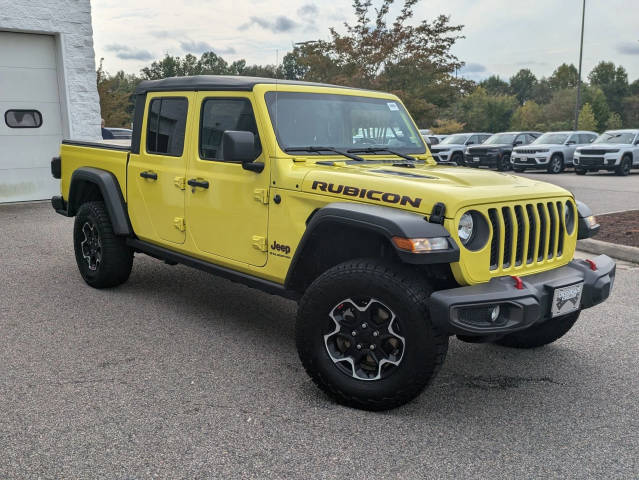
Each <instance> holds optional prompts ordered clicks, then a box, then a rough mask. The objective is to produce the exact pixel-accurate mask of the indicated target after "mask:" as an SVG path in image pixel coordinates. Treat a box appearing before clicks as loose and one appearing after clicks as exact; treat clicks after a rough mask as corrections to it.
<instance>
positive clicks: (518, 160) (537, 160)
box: [510, 153, 549, 167]
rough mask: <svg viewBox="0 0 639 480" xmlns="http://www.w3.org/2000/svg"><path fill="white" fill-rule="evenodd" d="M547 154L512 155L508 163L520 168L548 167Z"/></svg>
mask: <svg viewBox="0 0 639 480" xmlns="http://www.w3.org/2000/svg"><path fill="white" fill-rule="evenodd" d="M548 160H549V157H548V154H522V153H513V155H512V156H511V157H510V162H511V163H512V164H513V165H517V166H522V167H536V166H540V165H543V166H546V165H548Z"/></svg>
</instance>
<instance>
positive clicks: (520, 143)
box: [513, 140, 524, 147]
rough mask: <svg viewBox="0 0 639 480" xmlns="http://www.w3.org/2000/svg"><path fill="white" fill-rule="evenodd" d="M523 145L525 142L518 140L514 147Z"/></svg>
mask: <svg viewBox="0 0 639 480" xmlns="http://www.w3.org/2000/svg"><path fill="white" fill-rule="evenodd" d="M523 144H524V142H522V141H521V140H517V141H516V142H515V143H514V144H513V145H515V147H516V146H517V145H523Z"/></svg>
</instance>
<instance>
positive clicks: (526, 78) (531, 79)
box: [510, 68, 537, 105]
mask: <svg viewBox="0 0 639 480" xmlns="http://www.w3.org/2000/svg"><path fill="white" fill-rule="evenodd" d="M536 86H537V77H535V75H534V74H533V73H532V72H531V71H530V70H528V69H527V68H522V69H521V70H519V72H517V73H516V74H515V75H513V76H512V77H510V91H511V93H513V94H514V95H515V96H516V97H517V100H519V104H520V105H523V104H524V102H526V100H529V99H530V98H532V95H533V92H534V90H535V87H536Z"/></svg>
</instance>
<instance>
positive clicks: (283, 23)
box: [240, 15, 298, 33]
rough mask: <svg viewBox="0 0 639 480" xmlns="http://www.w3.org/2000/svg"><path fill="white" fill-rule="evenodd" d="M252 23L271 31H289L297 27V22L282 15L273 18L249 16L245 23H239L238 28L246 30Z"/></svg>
mask: <svg viewBox="0 0 639 480" xmlns="http://www.w3.org/2000/svg"><path fill="white" fill-rule="evenodd" d="M252 25H257V26H258V27H261V28H263V29H265V30H270V31H271V32H273V33H282V32H290V31H291V30H294V29H295V28H297V26H298V25H297V22H295V21H293V20H291V19H290V18H288V17H285V16H284V15H280V16H278V17H275V19H274V20H266V19H264V18H260V17H250V18H249V21H248V22H247V23H244V24H243V25H240V30H246V29H247V28H249V27H251V26H252Z"/></svg>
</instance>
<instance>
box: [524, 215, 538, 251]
mask: <svg viewBox="0 0 639 480" xmlns="http://www.w3.org/2000/svg"><path fill="white" fill-rule="evenodd" d="M526 213H527V214H528V226H529V228H530V230H528V252H527V254H526V263H532V262H533V260H534V259H535V238H536V235H537V219H536V218H535V211H534V207H533V206H532V205H531V204H528V205H526Z"/></svg>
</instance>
